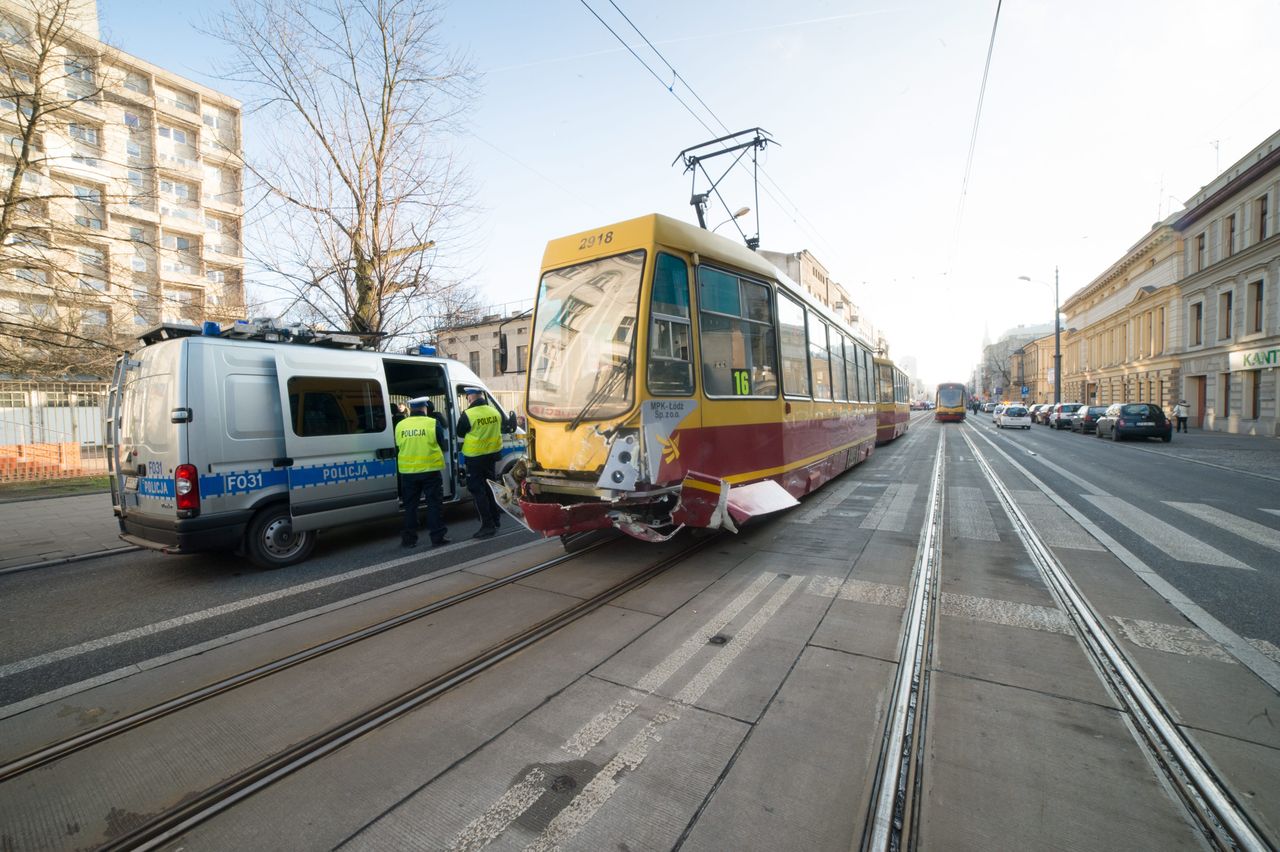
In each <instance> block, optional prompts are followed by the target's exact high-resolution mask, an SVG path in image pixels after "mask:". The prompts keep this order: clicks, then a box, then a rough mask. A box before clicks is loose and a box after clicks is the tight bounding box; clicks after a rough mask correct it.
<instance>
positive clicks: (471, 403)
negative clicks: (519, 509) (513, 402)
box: [457, 388, 502, 538]
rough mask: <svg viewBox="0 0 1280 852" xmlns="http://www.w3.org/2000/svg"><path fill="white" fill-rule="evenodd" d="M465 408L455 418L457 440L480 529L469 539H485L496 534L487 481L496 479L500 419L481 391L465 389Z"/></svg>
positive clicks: (494, 506)
mask: <svg viewBox="0 0 1280 852" xmlns="http://www.w3.org/2000/svg"><path fill="white" fill-rule="evenodd" d="M462 392H463V393H465V394H466V395H467V408H466V410H465V411H463V412H462V415H461V416H460V417H459V418H458V432H457V434H458V437H459V438H462V456H463V459H465V461H466V464H467V490H468V491H470V492H471V497H472V499H474V500H475V501H476V511H477V512H478V513H479V514H480V529H479V531H477V532H476V534H475V535H473V536H472V538H488V537H489V536H491V535H493V534H494V533H496V532H497V531H498V523H499V520H498V515H499V512H500V511H501V510H500V509H499V508H498V503H497V501H495V500H494V499H493V492H492V491H490V490H489V485H488V481H489V480H490V479H495V478H497V475H498V474H497V471H496V468H497V465H498V459H499V458H500V457H501V456H502V415H501V414H499V413H498V409H496V408H494V407H493V406H492V405H490V404H489V401H488V400H487V399H486V398H485V395H484V391H483V390H481V389H480V388H464V389H463V391H462Z"/></svg>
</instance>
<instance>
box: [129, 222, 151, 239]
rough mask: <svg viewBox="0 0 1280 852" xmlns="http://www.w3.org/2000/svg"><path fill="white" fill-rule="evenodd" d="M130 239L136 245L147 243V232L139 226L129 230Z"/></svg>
mask: <svg viewBox="0 0 1280 852" xmlns="http://www.w3.org/2000/svg"><path fill="white" fill-rule="evenodd" d="M129 239H131V240H133V241H134V242H135V243H145V242H146V241H147V232H146V231H144V230H143V229H142V228H139V227H137V226H132V227H130V228H129Z"/></svg>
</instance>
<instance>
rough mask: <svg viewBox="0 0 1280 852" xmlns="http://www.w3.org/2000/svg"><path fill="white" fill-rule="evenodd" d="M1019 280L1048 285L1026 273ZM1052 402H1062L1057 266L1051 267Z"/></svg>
mask: <svg viewBox="0 0 1280 852" xmlns="http://www.w3.org/2000/svg"><path fill="white" fill-rule="evenodd" d="M1018 280H1019V281H1030V282H1031V283H1032V284H1043V285H1045V286H1046V287H1048V286H1049V282H1047V281H1037V280H1035V279H1034V278H1029V277H1027V276H1026V275H1019V276H1018ZM1053 402H1054V404H1055V405H1057V404H1058V403H1059V402H1062V323H1060V322H1059V321H1058V267H1057V265H1055V266H1054V267H1053Z"/></svg>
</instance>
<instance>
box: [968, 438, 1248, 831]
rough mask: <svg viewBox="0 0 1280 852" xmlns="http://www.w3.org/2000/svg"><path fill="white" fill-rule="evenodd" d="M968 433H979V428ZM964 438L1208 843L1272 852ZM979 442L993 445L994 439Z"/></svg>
mask: <svg viewBox="0 0 1280 852" xmlns="http://www.w3.org/2000/svg"><path fill="white" fill-rule="evenodd" d="M970 428H973V429H975V430H976V427H970ZM961 435H962V437H963V438H964V440H965V443H966V444H967V445H968V447H969V450H970V452H971V453H972V454H973V458H974V460H975V462H976V463H977V465H978V468H979V470H980V471H981V472H982V475H983V476H984V478H985V480H986V482H987V483H988V484H989V485H990V486H991V488H992V490H993V491H994V492H995V494H996V497H997V499H998V500H999V502H1000V504H1001V506H1002V507H1003V509H1004V511H1005V514H1006V515H1007V516H1008V518H1009V520H1010V522H1011V524H1012V525H1013V528H1014V530H1015V531H1016V532H1017V535H1018V537H1019V539H1020V540H1021V542H1022V544H1023V546H1024V547H1025V549H1026V552H1027V553H1028V555H1030V557H1031V559H1032V561H1033V562H1034V563H1035V565H1036V568H1037V570H1038V571H1039V573H1040V576H1041V577H1042V578H1043V579H1044V582H1045V585H1046V586H1047V587H1048V589H1049V592H1050V594H1052V595H1053V597H1054V599H1055V600H1056V602H1057V604H1058V606H1059V607H1060V608H1061V609H1062V611H1063V612H1064V613H1065V614H1066V615H1067V617H1068V618H1069V619H1070V620H1071V622H1072V624H1073V625H1074V627H1075V630H1076V633H1077V635H1078V636H1079V638H1080V641H1081V644H1082V645H1083V646H1084V649H1085V651H1086V653H1087V654H1088V656H1089V659H1090V662H1091V663H1092V665H1093V667H1094V669H1095V671H1096V672H1097V673H1098V675H1099V677H1100V678H1101V679H1102V681H1103V683H1104V684H1105V685H1106V687H1107V688H1108V690H1109V691H1110V692H1111V694H1112V695H1113V696H1114V697H1115V699H1116V701H1117V703H1118V705H1119V707H1120V709H1121V711H1122V712H1123V713H1125V714H1126V715H1127V717H1128V718H1129V719H1130V720H1131V725H1130V730H1132V731H1133V732H1134V735H1135V739H1136V740H1137V741H1138V744H1139V746H1140V747H1142V748H1143V749H1144V750H1145V751H1146V753H1147V756H1148V758H1149V759H1150V761H1151V763H1152V764H1153V765H1154V766H1156V767H1159V768H1160V770H1161V771H1162V772H1163V774H1164V777H1165V780H1166V782H1167V784H1168V786H1169V788H1170V789H1171V790H1173V791H1174V793H1175V794H1176V795H1177V797H1178V798H1179V799H1180V800H1181V802H1182V804H1183V805H1184V807H1185V809H1186V811H1187V813H1188V815H1189V817H1190V818H1191V819H1192V821H1193V823H1194V824H1195V825H1196V826H1197V828H1198V829H1199V830H1200V832H1201V834H1202V835H1203V837H1204V838H1205V840H1206V842H1208V843H1209V844H1211V845H1212V846H1213V848H1216V849H1223V850H1236V849H1244V850H1250V852H1252V850H1266V849H1271V848H1272V847H1271V845H1270V844H1269V843H1268V842H1267V841H1266V839H1265V838H1264V837H1263V835H1262V833H1261V831H1260V830H1259V829H1258V827H1257V826H1256V825H1255V824H1254V823H1253V821H1252V820H1251V819H1250V817H1249V815H1248V813H1247V811H1246V810H1245V809H1244V808H1243V807H1241V805H1240V804H1239V802H1238V801H1237V800H1236V798H1235V796H1234V795H1233V794H1232V792H1231V790H1230V788H1229V786H1228V785H1227V784H1226V782H1225V781H1224V779H1223V778H1222V777H1221V776H1220V775H1219V774H1218V773H1217V772H1216V771H1215V770H1214V769H1213V768H1212V767H1211V766H1210V765H1209V764H1208V762H1206V761H1205V760H1204V759H1203V758H1202V757H1201V754H1200V751H1199V750H1198V748H1197V747H1196V745H1195V743H1194V742H1192V740H1191V739H1190V738H1189V737H1188V736H1187V735H1186V734H1185V733H1184V732H1183V730H1182V729H1181V728H1180V727H1179V726H1178V724H1177V722H1176V719H1175V715H1174V713H1173V711H1172V710H1171V708H1170V707H1169V706H1168V705H1167V704H1166V703H1165V701H1164V700H1163V699H1162V698H1161V697H1160V695H1159V694H1158V692H1157V691H1156V690H1155V689H1154V688H1153V687H1152V686H1151V685H1150V684H1149V683H1148V682H1147V680H1146V678H1144V677H1143V675H1142V674H1141V672H1140V671H1139V670H1138V668H1137V666H1136V665H1135V664H1134V663H1133V662H1132V661H1131V660H1130V659H1129V658H1128V655H1127V654H1125V652H1124V650H1123V649H1122V648H1121V647H1120V645H1119V643H1118V642H1117V641H1116V640H1115V639H1114V638H1113V637H1112V636H1111V634H1110V633H1109V632H1108V631H1107V629H1106V628H1105V626H1104V624H1103V620H1102V616H1101V615H1099V614H1098V612H1097V611H1096V610H1095V609H1094V608H1093V606H1092V605H1091V604H1090V603H1089V601H1088V599H1087V598H1086V597H1085V596H1084V594H1083V593H1082V592H1081V590H1080V588H1079V587H1078V586H1077V585H1076V583H1075V582H1074V580H1072V578H1071V577H1070V575H1069V574H1068V573H1067V571H1066V569H1065V568H1064V566H1063V565H1062V563H1061V562H1060V561H1059V560H1058V558H1057V556H1056V555H1055V554H1054V553H1053V552H1052V550H1051V549H1050V548H1049V546H1048V545H1047V544H1045V542H1044V540H1043V539H1042V538H1041V537H1040V535H1039V534H1038V533H1037V532H1036V530H1035V528H1034V527H1033V526H1032V525H1031V523H1030V522H1029V520H1028V519H1027V517H1026V515H1025V514H1024V513H1023V511H1022V510H1021V508H1019V506H1018V505H1017V502H1016V501H1015V500H1014V499H1013V496H1012V494H1011V493H1010V492H1009V489H1008V488H1007V487H1006V486H1005V484H1004V482H1003V481H1002V480H1001V479H1000V477H999V475H998V474H997V473H996V472H995V470H994V469H993V468H992V466H991V464H990V463H989V462H988V460H987V458H986V456H985V455H984V454H983V453H982V451H981V450H980V449H979V447H978V445H977V443H976V442H975V441H974V440H973V437H972V436H971V435H970V434H969V428H966V429H964V431H962V432H961ZM981 437H983V438H984V440H986V441H987V442H988V443H991V442H990V439H988V438H986V437H985V436H981ZM992 446H993V447H994V446H995V445H994V444H992Z"/></svg>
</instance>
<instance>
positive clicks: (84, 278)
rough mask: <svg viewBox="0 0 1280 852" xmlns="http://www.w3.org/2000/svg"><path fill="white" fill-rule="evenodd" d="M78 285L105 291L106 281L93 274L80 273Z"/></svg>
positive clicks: (100, 291) (87, 288)
mask: <svg viewBox="0 0 1280 852" xmlns="http://www.w3.org/2000/svg"><path fill="white" fill-rule="evenodd" d="M80 286H81V287H83V288H84V289H86V290H96V291H97V292H99V293H105V292H106V291H107V282H106V281H104V280H102V279H101V278H98V277H97V276H94V275H81V276H80Z"/></svg>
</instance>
